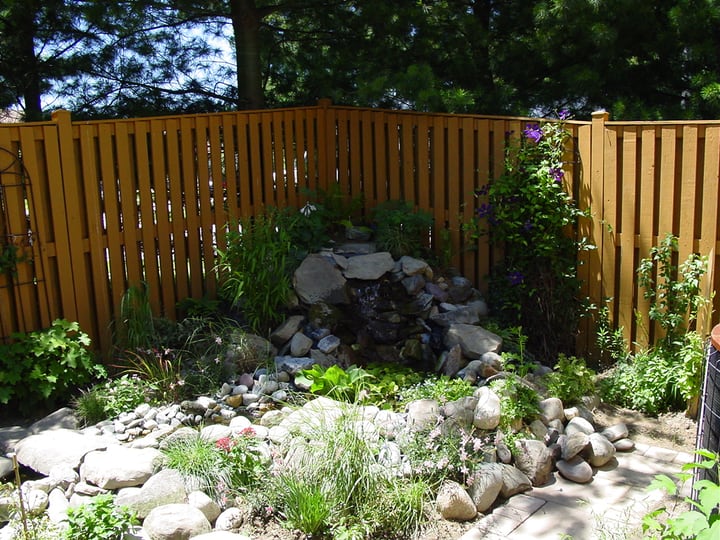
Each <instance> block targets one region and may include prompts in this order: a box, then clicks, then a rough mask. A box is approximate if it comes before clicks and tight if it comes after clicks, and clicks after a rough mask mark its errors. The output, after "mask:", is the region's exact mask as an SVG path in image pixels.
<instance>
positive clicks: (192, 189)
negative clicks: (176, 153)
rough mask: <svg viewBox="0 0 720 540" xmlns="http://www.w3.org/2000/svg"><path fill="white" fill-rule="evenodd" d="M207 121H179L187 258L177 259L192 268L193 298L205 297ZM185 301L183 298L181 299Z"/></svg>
mask: <svg viewBox="0 0 720 540" xmlns="http://www.w3.org/2000/svg"><path fill="white" fill-rule="evenodd" d="M206 122H207V120H206V119H205V118H194V117H192V118H187V117H184V118H182V119H181V120H180V130H181V132H182V134H183V135H182V138H181V141H180V154H181V160H180V163H181V171H182V186H183V196H184V202H185V208H184V212H185V226H186V231H187V232H186V235H187V246H188V258H187V260H185V261H181V260H176V264H183V265H186V266H187V267H188V269H189V276H188V277H189V281H188V289H189V291H190V293H189V296H190V297H192V298H201V297H202V275H203V271H202V248H201V242H200V234H201V232H200V201H199V197H200V191H199V190H200V187H199V182H200V179H199V177H198V175H199V169H200V168H201V167H200V163H199V162H200V161H201V160H202V161H204V163H203V166H202V168H203V169H205V168H206V167H207V149H206V146H205V144H206V143H205V130H206V129H207V124H206ZM180 300H184V298H180Z"/></svg>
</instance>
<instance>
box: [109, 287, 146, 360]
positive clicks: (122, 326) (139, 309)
mask: <svg viewBox="0 0 720 540" xmlns="http://www.w3.org/2000/svg"><path fill="white" fill-rule="evenodd" d="M153 334H154V329H153V314H152V308H151V306H150V296H149V286H148V284H147V283H145V282H144V281H141V282H140V283H139V284H138V285H133V286H131V287H128V289H127V290H126V291H125V293H124V294H123V296H122V298H121V300H120V317H119V318H118V319H116V320H115V336H114V337H115V345H116V346H117V347H118V348H120V349H131V350H136V349H148V348H150V347H151V346H152V345H153V342H152V340H153Z"/></svg>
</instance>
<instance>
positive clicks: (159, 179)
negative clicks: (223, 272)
mask: <svg viewBox="0 0 720 540" xmlns="http://www.w3.org/2000/svg"><path fill="white" fill-rule="evenodd" d="M166 140H167V131H166V126H165V123H164V122H163V121H161V120H157V119H156V120H151V122H150V154H151V155H152V157H153V159H152V183H153V190H154V194H155V219H156V230H157V247H158V272H159V276H158V277H159V282H160V294H161V295H162V311H161V312H159V313H158V315H163V316H165V317H169V318H175V316H176V313H175V304H176V303H177V298H176V297H175V278H174V274H175V272H174V269H173V267H174V264H173V259H172V257H173V247H172V235H173V231H172V220H171V217H170V182H169V179H170V176H169V172H168V169H167V167H166V159H165V149H166Z"/></svg>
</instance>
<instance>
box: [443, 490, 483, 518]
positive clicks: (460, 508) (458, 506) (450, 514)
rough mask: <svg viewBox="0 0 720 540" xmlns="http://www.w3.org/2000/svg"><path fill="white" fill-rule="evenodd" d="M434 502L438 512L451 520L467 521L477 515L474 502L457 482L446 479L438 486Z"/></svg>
mask: <svg viewBox="0 0 720 540" xmlns="http://www.w3.org/2000/svg"><path fill="white" fill-rule="evenodd" d="M435 504H436V505H437V510H438V513H439V514H440V515H441V516H442V517H443V518H444V519H448V520H451V521H469V520H471V519H474V518H475V516H476V515H477V510H476V508H475V503H474V502H473V500H472V499H471V498H470V495H468V493H467V491H465V490H464V489H463V487H462V486H461V485H460V484H458V483H457V482H453V481H452V480H446V481H445V482H443V483H442V485H441V486H440V490H439V491H438V494H437V498H436V502H435Z"/></svg>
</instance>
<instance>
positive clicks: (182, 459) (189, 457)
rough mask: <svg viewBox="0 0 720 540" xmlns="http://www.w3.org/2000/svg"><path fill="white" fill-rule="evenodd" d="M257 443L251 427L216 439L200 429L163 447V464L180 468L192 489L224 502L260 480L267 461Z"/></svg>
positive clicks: (223, 503) (254, 485)
mask: <svg viewBox="0 0 720 540" xmlns="http://www.w3.org/2000/svg"><path fill="white" fill-rule="evenodd" d="M258 444H259V442H258V441H257V439H256V438H255V431H254V430H253V429H252V428H246V429H244V430H243V431H242V432H240V433H239V434H238V435H235V436H232V437H222V438H220V439H218V440H217V441H214V442H213V441H210V440H207V439H204V438H202V437H200V434H199V433H198V434H197V435H195V436H192V437H182V438H179V439H177V440H174V441H172V442H170V443H169V444H168V445H167V446H166V447H165V448H164V449H163V454H164V456H165V458H164V462H163V466H164V467H165V468H168V469H175V470H177V471H178V472H179V473H180V474H181V475H182V477H183V479H184V481H185V485H186V487H187V489H188V490H189V491H194V490H200V491H204V492H205V493H207V494H208V495H209V496H210V497H212V498H213V499H214V500H215V501H216V502H218V503H219V504H221V505H222V506H225V505H226V504H228V503H229V501H230V500H231V498H232V497H234V496H236V495H238V494H241V493H247V491H248V490H250V489H252V488H254V487H256V486H258V485H259V484H260V481H261V479H262V478H263V471H265V469H266V468H267V467H266V465H267V464H266V463H265V462H264V457H263V454H262V452H260V450H259V449H258V448H259V447H258Z"/></svg>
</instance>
